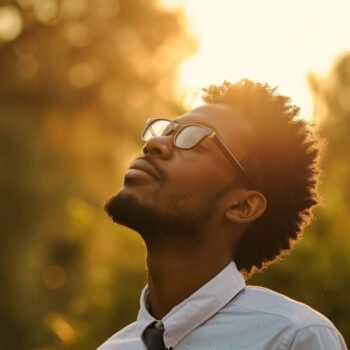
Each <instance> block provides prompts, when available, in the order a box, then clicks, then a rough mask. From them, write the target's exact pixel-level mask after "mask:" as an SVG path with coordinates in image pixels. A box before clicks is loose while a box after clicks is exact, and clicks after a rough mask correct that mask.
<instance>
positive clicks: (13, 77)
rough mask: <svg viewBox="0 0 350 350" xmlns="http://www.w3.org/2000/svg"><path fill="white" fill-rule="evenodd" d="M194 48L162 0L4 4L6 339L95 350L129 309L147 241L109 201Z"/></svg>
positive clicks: (170, 111) (8, 344)
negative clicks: (107, 206)
mask: <svg viewBox="0 0 350 350" xmlns="http://www.w3.org/2000/svg"><path fill="white" fill-rule="evenodd" d="M194 49H195V43H194V40H193V38H192V37H191V36H190V35H189V34H188V33H187V32H186V25H185V23H184V15H183V13H182V12H180V11H172V12H169V11H166V10H165V9H164V8H162V7H161V6H160V4H159V3H158V2H157V1H150V0H94V1H92V0H62V1H55V0H18V1H5V2H4V1H2V2H1V5H0V206H1V210H0V218H1V239H2V252H1V254H0V259H1V265H0V266H1V268H0V274H1V288H0V290H1V297H0V329H1V331H0V348H1V349H16V350H21V349H23V350H28V349H31V350H32V349H33V350H34V349H36V350H39V349H40V350H51V349H79V350H81V349H84V350H89V349H96V347H97V346H98V345H100V344H101V343H102V342H103V341H104V340H105V339H107V338H108V337H109V336H111V335H112V334H113V333H114V332H115V331H117V330H118V329H120V328H121V327H123V326H124V325H125V324H127V323H129V322H131V321H133V320H134V319H135V317H136V314H137V311H138V300H139V293H140V290H141V288H142V287H143V285H144V283H145V280H146V274H145V269H144V250H143V246H142V244H141V241H140V240H139V239H138V237H137V235H136V234H130V232H127V230H126V229H123V228H121V227H119V228H118V227H116V226H115V225H112V224H111V223H110V222H109V220H108V219H107V217H106V216H105V214H104V212H103V209H102V206H103V201H104V200H105V199H106V198H107V197H108V196H109V195H111V194H113V193H115V192H116V191H117V189H118V188H119V186H120V185H121V182H122V174H121V170H122V169H125V167H126V165H127V164H128V163H129V162H130V161H131V160H132V159H133V158H134V156H135V155H136V154H138V153H140V150H141V147H140V145H141V144H140V141H139V133H140V130H141V128H142V126H143V123H144V121H145V119H146V118H147V117H148V114H151V115H152V114H153V115H176V113H177V112H178V111H179V108H180V107H179V103H176V102H174V101H175V99H174V96H175V82H176V76H177V68H178V66H179V64H180V63H181V62H182V61H183V60H184V58H186V57H187V56H188V55H189V54H190V53H191V52H193V51H194Z"/></svg>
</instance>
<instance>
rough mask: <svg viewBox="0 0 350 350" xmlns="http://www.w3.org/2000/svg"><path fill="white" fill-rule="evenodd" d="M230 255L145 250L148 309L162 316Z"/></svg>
mask: <svg viewBox="0 0 350 350" xmlns="http://www.w3.org/2000/svg"><path fill="white" fill-rule="evenodd" d="M231 260H232V256H230V255H227V254H226V255H224V254H220V255H218V254H216V255H213V254H210V252H209V253H208V252H206V254H201V252H193V251H192V252H188V253H183V254H181V255H179V254H177V253H174V252H165V251H162V252H159V251H158V252H156V253H155V252H152V250H148V254H147V266H148V286H149V303H150V308H151V310H150V312H151V314H152V315H153V317H155V318H156V319H162V318H163V317H164V316H165V315H166V314H167V313H168V312H169V311H170V310H171V309H172V308H173V307H174V306H176V305H178V304H179V303H181V302H182V301H183V300H185V299H186V298H188V297H189V296H190V295H191V294H193V293H194V292H195V291H196V290H198V289H199V288H200V287H202V286H203V285H204V284H205V283H207V282H208V281H210V280H211V279H212V278H213V277H214V276H215V275H217V274H218V273H219V272H220V271H221V270H222V269H223V268H224V267H225V266H226V265H227V264H229V262H230V261H231Z"/></svg>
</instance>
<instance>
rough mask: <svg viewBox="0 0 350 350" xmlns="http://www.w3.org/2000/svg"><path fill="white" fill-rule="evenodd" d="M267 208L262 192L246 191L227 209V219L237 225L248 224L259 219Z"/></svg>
mask: <svg viewBox="0 0 350 350" xmlns="http://www.w3.org/2000/svg"><path fill="white" fill-rule="evenodd" d="M266 206H267V201H266V198H265V196H264V195H263V194H262V193H261V192H258V191H244V192H243V193H241V194H240V198H236V200H235V202H234V203H232V204H231V205H230V206H229V207H228V208H227V209H226V212H225V218H226V219H227V220H229V221H232V222H235V223H239V224H247V223H250V222H253V221H255V220H256V219H258V218H259V217H260V216H261V215H262V214H263V213H264V212H265V210H266Z"/></svg>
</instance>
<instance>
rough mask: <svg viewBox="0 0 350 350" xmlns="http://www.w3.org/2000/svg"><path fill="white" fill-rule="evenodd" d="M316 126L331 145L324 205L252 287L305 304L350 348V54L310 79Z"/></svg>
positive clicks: (325, 162)
mask: <svg viewBox="0 0 350 350" xmlns="http://www.w3.org/2000/svg"><path fill="white" fill-rule="evenodd" d="M309 84H310V87H311V90H312V92H313V95H314V101H315V102H314V103H315V104H314V105H315V110H314V120H313V122H314V123H315V124H316V126H317V129H318V133H319V134H320V136H321V137H323V138H325V139H326V141H327V144H328V146H327V149H326V152H325V155H324V157H323V160H322V164H321V166H322V169H323V176H322V183H321V186H320V193H321V197H322V198H323V204H322V205H321V206H320V207H319V208H318V210H316V212H315V217H316V220H315V221H314V223H313V224H312V225H311V226H310V227H309V228H308V229H307V230H306V232H305V234H304V238H303V239H302V242H301V243H300V246H299V244H297V245H296V249H295V250H294V251H293V252H292V254H291V256H290V257H289V258H287V259H286V261H283V262H282V263H279V264H277V265H275V266H274V267H273V268H271V269H270V270H268V271H266V272H264V273H262V274H259V275H257V276H255V277H253V279H252V280H251V281H250V283H253V284H261V285H265V286H268V287H270V288H273V289H275V290H278V291H280V292H282V293H285V294H287V295H289V296H291V297H293V298H295V299H297V300H300V301H302V302H305V303H307V304H309V305H311V306H312V307H314V308H315V309H317V310H319V311H320V312H322V313H324V314H325V315H326V316H327V317H329V318H330V319H331V320H332V321H333V323H334V324H335V325H336V326H337V327H338V329H339V330H340V331H341V332H342V334H343V336H344V338H345V340H346V342H347V343H348V344H350V328H349V322H350V319H349V310H350V299H349V294H350V284H349V276H350V244H349V243H350V242H349V236H348V235H349V232H350V217H349V212H350V138H349V136H348V135H349V134H350V53H345V54H344V55H342V56H341V57H339V58H338V59H337V60H336V62H335V64H334V67H333V69H332V70H331V72H330V74H329V75H328V76H327V77H325V78H319V77H317V76H316V75H314V74H310V75H309Z"/></svg>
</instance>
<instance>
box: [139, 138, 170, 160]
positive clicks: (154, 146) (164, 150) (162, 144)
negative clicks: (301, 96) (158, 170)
mask: <svg viewBox="0 0 350 350" xmlns="http://www.w3.org/2000/svg"><path fill="white" fill-rule="evenodd" d="M173 148H174V145H173V136H172V135H168V136H155V137H151V138H150V139H149V140H148V141H147V142H146V143H145V145H144V146H143V149H142V151H143V154H148V153H149V154H152V155H154V156H157V157H159V158H162V159H169V158H171V156H172V152H173Z"/></svg>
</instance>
